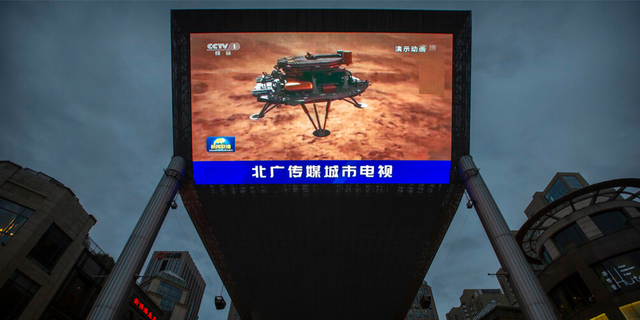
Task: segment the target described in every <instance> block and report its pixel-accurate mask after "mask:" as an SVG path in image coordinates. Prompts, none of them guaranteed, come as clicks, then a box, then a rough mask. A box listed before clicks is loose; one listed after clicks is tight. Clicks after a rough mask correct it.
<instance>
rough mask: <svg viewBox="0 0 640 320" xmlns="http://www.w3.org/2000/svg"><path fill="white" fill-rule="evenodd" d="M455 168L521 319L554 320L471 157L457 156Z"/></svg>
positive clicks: (540, 287)
mask: <svg viewBox="0 0 640 320" xmlns="http://www.w3.org/2000/svg"><path fill="white" fill-rule="evenodd" d="M458 170H459V171H460V175H461V176H462V180H463V181H464V185H465V188H466V189H467V192H468V193H469V197H471V200H472V201H473V205H474V207H475V208H476V212H477V213H478V217H480V221H481V222H482V226H483V227H484V230H485V232H486V233H487V236H488V237H489V241H491V245H492V246H493V250H494V251H495V252H496V255H497V256H498V261H499V262H500V265H501V266H502V268H503V269H504V270H506V271H507V272H508V273H509V276H508V277H509V281H510V282H511V285H512V286H513V289H514V291H515V294H516V297H517V298H518V302H519V304H520V309H521V310H522V313H523V314H524V316H525V318H526V319H528V320H547V319H548V320H557V317H556V314H555V312H554V311H553V307H552V305H551V301H550V300H549V297H547V294H546V293H545V292H544V289H543V288H542V285H541V284H540V282H539V281H538V279H537V278H536V277H535V275H534V274H533V271H532V270H531V267H530V266H529V264H528V263H527V261H526V259H525V257H524V253H522V251H521V250H520V248H519V247H518V244H517V243H516V240H515V239H514V238H513V237H512V236H511V233H510V231H509V226H508V225H507V222H506V221H505V220H504V217H503V216H502V213H501V212H500V209H499V208H498V205H497V204H496V202H495V200H494V199H493V196H491V193H490V192H489V189H488V188H487V185H486V184H485V183H484V180H483V179H482V177H481V176H480V173H479V172H478V168H476V165H475V163H474V162H473V159H472V158H471V156H468V155H466V156H462V157H461V158H460V161H459V162H458Z"/></svg>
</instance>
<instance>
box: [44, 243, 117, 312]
mask: <svg viewBox="0 0 640 320" xmlns="http://www.w3.org/2000/svg"><path fill="white" fill-rule="evenodd" d="M84 245H85V248H84V250H82V253H81V254H80V257H78V260H77V261H76V263H75V265H74V266H73V268H71V271H70V272H69V274H68V275H67V277H66V278H65V280H64V282H63V283H62V284H61V285H60V287H59V289H58V291H57V292H56V294H55V296H54V297H53V299H52V300H51V302H50V303H49V306H48V307H47V309H46V310H45V312H44V313H43V315H42V316H41V317H40V320H63V319H64V320H84V319H86V318H87V315H88V314H89V311H90V310H91V308H92V307H93V304H94V303H95V301H96V299H97V298H98V294H100V291H101V290H102V286H103V285H104V283H105V281H106V280H107V277H108V275H109V273H110V272H111V270H112V268H113V266H114V264H115V262H114V260H113V258H111V257H110V256H109V255H108V254H106V253H105V252H104V251H102V249H101V248H100V247H99V246H98V245H97V244H96V243H95V242H94V241H93V240H92V239H91V238H90V237H88V236H87V238H86V239H85V241H84Z"/></svg>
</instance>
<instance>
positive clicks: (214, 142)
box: [207, 137, 236, 152]
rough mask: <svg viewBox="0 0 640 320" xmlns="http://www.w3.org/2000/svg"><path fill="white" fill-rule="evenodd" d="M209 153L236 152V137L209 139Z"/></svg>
mask: <svg viewBox="0 0 640 320" xmlns="http://www.w3.org/2000/svg"><path fill="white" fill-rule="evenodd" d="M207 152H236V137H207Z"/></svg>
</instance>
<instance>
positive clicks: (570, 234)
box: [553, 223, 589, 253]
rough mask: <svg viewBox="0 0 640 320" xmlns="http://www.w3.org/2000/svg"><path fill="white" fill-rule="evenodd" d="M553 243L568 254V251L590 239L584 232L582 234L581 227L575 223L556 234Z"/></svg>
mask: <svg viewBox="0 0 640 320" xmlns="http://www.w3.org/2000/svg"><path fill="white" fill-rule="evenodd" d="M553 241H554V242H555V243H556V245H557V246H558V249H560V252H562V253H566V252H567V251H568V250H570V249H572V248H575V247H577V246H579V245H581V244H583V243H585V242H587V241H589V239H588V238H587V236H586V235H585V234H584V232H582V229H580V226H578V225H577V224H576V223H573V224H571V225H570V226H568V227H566V228H564V229H563V230H562V231H560V232H558V233H556V235H555V236H553Z"/></svg>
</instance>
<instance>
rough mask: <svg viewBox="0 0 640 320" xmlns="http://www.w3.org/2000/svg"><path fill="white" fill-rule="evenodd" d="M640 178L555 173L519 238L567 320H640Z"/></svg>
mask: <svg viewBox="0 0 640 320" xmlns="http://www.w3.org/2000/svg"><path fill="white" fill-rule="evenodd" d="M639 190H640V179H617V180H610V181H605V182H601V183H597V184H593V185H589V184H588V183H587V182H586V180H585V179H584V178H583V177H582V176H581V175H580V174H579V173H558V174H556V175H555V176H554V178H553V179H552V180H551V182H550V183H549V184H548V185H547V187H546V188H545V189H544V191H542V192H536V193H535V194H534V196H533V200H532V201H531V203H530V204H529V206H528V207H527V209H526V210H525V214H526V215H527V217H528V218H529V219H528V220H527V221H526V222H525V224H524V225H523V226H522V227H521V229H520V230H519V231H518V234H517V236H516V239H517V241H518V243H519V244H520V246H521V248H522V250H523V252H524V253H525V255H526V257H527V260H528V261H529V262H530V263H531V264H533V265H538V266H539V269H540V270H539V271H537V272H536V273H537V275H538V278H539V280H540V282H541V284H542V286H543V288H544V289H545V291H546V292H547V294H548V295H549V297H550V298H551V300H552V301H553V303H554V304H555V307H556V308H557V311H558V313H559V315H560V317H561V318H562V319H565V320H574V319H576V320H577V319H597V320H606V319H612V320H614V319H615V320H622V319H638V318H640V201H639V199H638V197H639V196H640V191H639Z"/></svg>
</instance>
